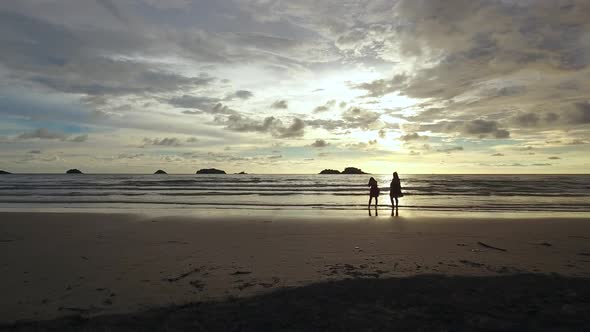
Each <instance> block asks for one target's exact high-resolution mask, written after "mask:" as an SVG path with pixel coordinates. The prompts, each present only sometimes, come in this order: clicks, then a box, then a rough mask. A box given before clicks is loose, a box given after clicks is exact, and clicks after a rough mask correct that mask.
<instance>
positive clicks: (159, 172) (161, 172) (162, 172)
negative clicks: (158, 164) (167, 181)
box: [154, 169, 168, 174]
mask: <svg viewBox="0 0 590 332" xmlns="http://www.w3.org/2000/svg"><path fill="white" fill-rule="evenodd" d="M154 174H168V173H166V171H163V170H161V169H159V170H157V171H156V172H155V173H154Z"/></svg>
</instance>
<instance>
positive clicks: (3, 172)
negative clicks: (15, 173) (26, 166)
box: [0, 169, 12, 174]
mask: <svg viewBox="0 0 590 332" xmlns="http://www.w3.org/2000/svg"><path fill="white" fill-rule="evenodd" d="M0 174H12V173H10V172H7V171H3V170H1V169H0Z"/></svg>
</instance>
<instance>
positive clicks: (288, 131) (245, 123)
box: [216, 114, 305, 138]
mask: <svg viewBox="0 0 590 332" xmlns="http://www.w3.org/2000/svg"><path fill="white" fill-rule="evenodd" d="M216 123H218V124H221V125H224V126H225V127H226V129H228V130H232V131H238V132H259V133H269V134H271V135H272V136H273V137H278V138H293V137H302V136H303V135H304V129H305V122H303V120H301V119H299V118H293V122H292V123H291V124H290V125H289V126H285V125H284V124H283V122H282V121H281V120H280V119H278V118H275V117H274V116H269V117H266V118H265V119H264V120H262V121H259V120H253V119H250V118H247V117H245V116H242V115H238V114H233V115H230V116H228V117H226V118H218V119H216Z"/></svg>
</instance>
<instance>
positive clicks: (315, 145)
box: [310, 139, 330, 148]
mask: <svg viewBox="0 0 590 332" xmlns="http://www.w3.org/2000/svg"><path fill="white" fill-rule="evenodd" d="M328 145H330V143H328V142H326V141H325V140H323V139H316V140H315V142H313V143H312V144H311V145H310V146H311V147H313V148H325V147H326V146H328Z"/></svg>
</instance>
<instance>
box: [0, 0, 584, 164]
mask: <svg viewBox="0 0 590 332" xmlns="http://www.w3.org/2000/svg"><path fill="white" fill-rule="evenodd" d="M0 44H1V47H0V169H3V170H6V171H10V172H21V173H22V172H27V173H28V172H31V173H36V172H43V173H47V172H58V173H63V172H64V171H65V170H67V169H69V168H79V169H81V170H82V171H84V172H86V173H153V172H154V171H155V170H157V169H164V170H166V171H167V172H168V173H194V172H195V171H196V170H198V169H201V168H211V167H214V168H220V169H223V170H225V171H226V172H228V173H234V172H240V171H245V172H248V173H289V174H300V173H318V172H319V171H321V170H322V169H326V168H331V169H340V170H342V169H343V168H345V167H348V166H354V167H359V168H362V169H363V170H364V171H367V172H371V173H384V174H386V173H391V172H392V171H398V172H399V173H402V174H404V173H405V174H408V173H588V169H590V168H589V167H590V153H589V152H590V148H589V147H590V145H589V144H590V132H589V129H590V89H589V86H590V2H589V1H587V0H446V1H438V0H397V1H395V0H373V1H367V0H313V1H312V0H296V1H295V0H291V1H287V0H166V1H164V0H117V1H115V0H19V1H1V2H0Z"/></svg>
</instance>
